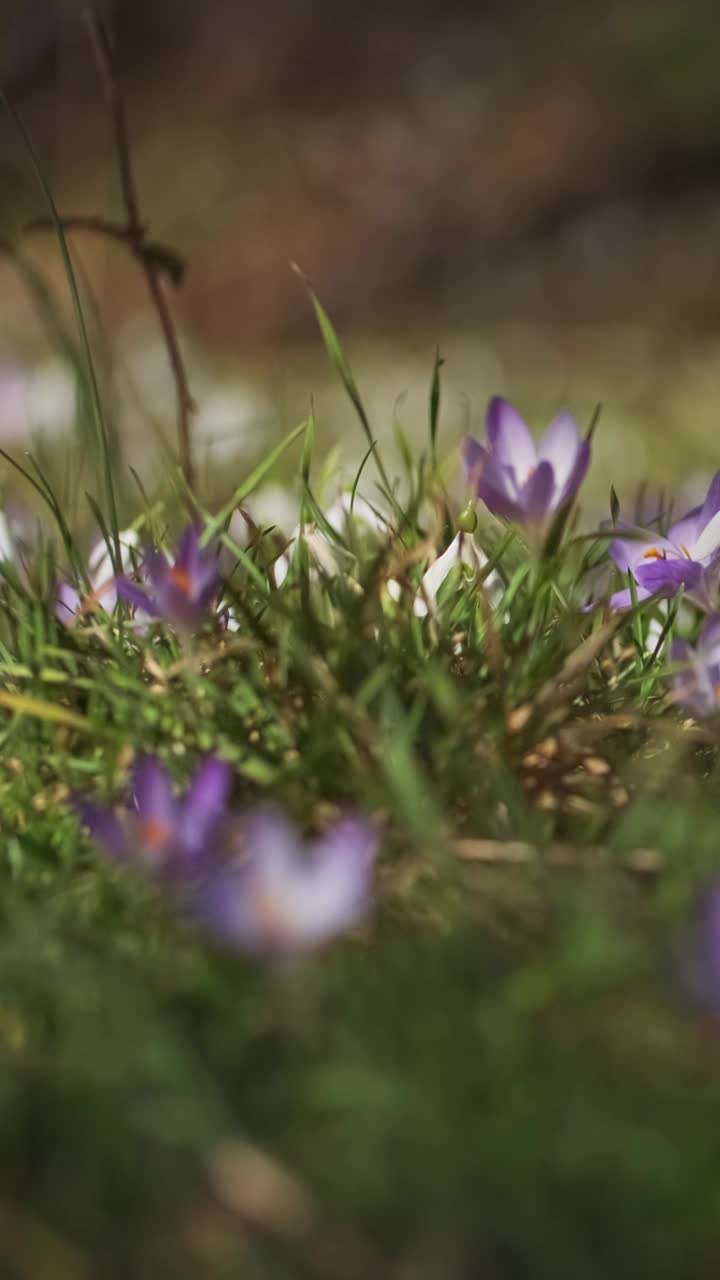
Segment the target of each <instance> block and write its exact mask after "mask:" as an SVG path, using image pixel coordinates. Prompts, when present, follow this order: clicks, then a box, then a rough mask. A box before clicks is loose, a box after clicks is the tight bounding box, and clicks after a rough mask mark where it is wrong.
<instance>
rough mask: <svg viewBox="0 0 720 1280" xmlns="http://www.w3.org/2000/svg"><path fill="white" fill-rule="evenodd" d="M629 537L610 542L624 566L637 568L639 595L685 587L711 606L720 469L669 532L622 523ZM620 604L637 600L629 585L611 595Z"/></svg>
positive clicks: (719, 541)
mask: <svg viewBox="0 0 720 1280" xmlns="http://www.w3.org/2000/svg"><path fill="white" fill-rule="evenodd" d="M620 531H621V532H622V534H623V537H621V538H616V539H615V541H614V542H611V543H610V547H609V552H610V555H611V557H612V559H613V560H614V561H615V564H616V565H617V567H618V569H621V570H622V571H623V573H631V574H632V576H633V578H634V579H635V582H636V584H637V591H636V594H637V598H638V600H647V599H649V598H650V596H658V597H661V596H665V597H667V596H674V595H677V593H678V591H680V590H681V588H682V589H683V590H684V591H685V594H686V595H687V596H688V598H689V599H690V600H692V601H694V603H695V604H697V605H699V607H700V608H703V609H708V608H710V607H711V602H712V595H713V587H714V585H715V579H716V577H717V569H718V564H719V563H720V471H719V472H718V473H717V475H715V476H714V478H713V480H712V481H711V484H710V488H709V489H708V492H707V496H706V498H705V501H704V502H703V504H702V506H699V507H694V508H693V510H692V511H688V513H687V515H685V516H683V518H682V520H677V521H676V522H675V524H673V525H671V527H670V529H669V530H668V532H667V535H661V534H653V533H652V531H650V530H648V529H637V528H633V527H632V526H630V525H625V526H622V528H621V530H620ZM610 604H611V606H612V607H613V608H614V609H627V608H629V607H630V605H631V604H632V593H631V591H630V589H629V588H627V589H626V590H624V591H616V592H615V594H614V595H613V596H611V597H610Z"/></svg>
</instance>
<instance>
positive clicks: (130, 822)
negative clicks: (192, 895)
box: [77, 756, 232, 880]
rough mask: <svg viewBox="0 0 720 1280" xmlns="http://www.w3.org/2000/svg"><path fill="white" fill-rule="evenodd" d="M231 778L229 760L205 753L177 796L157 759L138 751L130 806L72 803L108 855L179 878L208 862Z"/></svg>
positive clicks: (83, 802)
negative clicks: (121, 808) (204, 758)
mask: <svg viewBox="0 0 720 1280" xmlns="http://www.w3.org/2000/svg"><path fill="white" fill-rule="evenodd" d="M231 783H232V769H231V767H230V765H229V764H227V763H226V762H225V761H223V760H219V759H218V758H217V757H216V756H209V757H208V758H207V759H206V760H204V761H203V763H202V764H200V765H199V766H198V768H197V769H196V771H195V774H194V777H193V780H192V783H191V784H190V788H189V790H188V791H187V792H186V793H185V794H184V795H183V796H177V795H176V794H175V792H174V790H173V785H172V782H171V779H170V775H169V774H168V772H167V770H166V768H165V766H164V765H163V764H162V763H161V762H160V760H158V758H157V757H156V756H142V757H140V759H139V760H138V762H137V764H136V767H135V770H134V777H133V784H132V788H131V802H132V807H131V808H130V809H126V810H124V811H121V812H119V811H117V810H116V809H111V808H105V807H102V806H100V805H96V804H93V803H92V802H90V801H87V800H84V799H80V800H78V801H77V809H78V812H79V814H80V817H81V818H82V820H83V822H85V823H86V824H87V826H88V827H89V828H90V832H91V834H92V836H93V838H94V840H96V841H97V843H98V844H100V845H102V846H103V848H104V849H105V851H106V852H107V853H109V854H110V856H111V857H113V858H115V859H117V861H119V862H127V863H134V864H136V865H137V866H139V867H141V868H142V869H143V870H145V871H146V872H148V873H149V874H150V875H153V876H158V877H160V878H163V879H169V880H173V879H178V878H180V879H182V877H183V875H185V876H187V875H190V876H192V875H197V874H198V873H203V872H204V871H205V869H206V867H207V866H208V865H209V864H210V863H211V862H212V860H213V858H214V856H215V852H216V850H215V849H214V848H213V845H214V842H215V840H216V839H217V837H218V833H219V830H220V826H221V824H222V822H223V820H224V818H225V816H226V807H227V802H228V798H229V795H230V787H231Z"/></svg>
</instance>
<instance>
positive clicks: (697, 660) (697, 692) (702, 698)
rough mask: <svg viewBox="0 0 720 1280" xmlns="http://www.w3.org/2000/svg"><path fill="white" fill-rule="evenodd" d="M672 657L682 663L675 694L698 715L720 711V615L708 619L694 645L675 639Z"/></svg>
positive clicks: (676, 681)
mask: <svg viewBox="0 0 720 1280" xmlns="http://www.w3.org/2000/svg"><path fill="white" fill-rule="evenodd" d="M671 658H672V661H673V662H674V663H678V664H682V669H681V670H680V671H678V672H677V674H676V675H675V676H674V677H673V697H674V699H675V701H676V702H678V703H679V704H680V706H682V707H685V708H686V709H687V710H688V711H691V712H692V713H693V714H694V715H696V716H710V715H715V714H717V712H718V711H720V617H718V616H717V615H716V616H715V617H713V618H709V619H708V621H707V622H706V623H705V626H704V627H703V629H702V632H701V633H700V638H699V640H698V642H697V645H696V646H695V648H693V647H692V645H690V644H688V642H687V641H686V640H673V643H672V649H671Z"/></svg>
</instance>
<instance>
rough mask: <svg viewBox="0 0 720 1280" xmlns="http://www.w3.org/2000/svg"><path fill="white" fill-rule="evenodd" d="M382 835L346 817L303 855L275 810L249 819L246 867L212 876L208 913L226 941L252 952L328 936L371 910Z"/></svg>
mask: <svg viewBox="0 0 720 1280" xmlns="http://www.w3.org/2000/svg"><path fill="white" fill-rule="evenodd" d="M376 848H377V837H376V835H375V833H374V832H373V831H372V829H371V828H369V827H368V826H367V825H366V824H364V823H361V822H359V821H357V820H352V819H351V820H347V821H345V822H343V823H340V824H338V826H337V827H336V828H335V829H334V830H333V831H331V832H329V833H328V835H327V836H325V837H324V838H323V839H322V840H320V841H319V842H318V843H317V844H316V845H315V846H314V848H311V849H310V850H309V851H308V852H307V853H305V852H304V851H303V849H302V847H301V846H300V845H299V843H298V840H297V837H296V835H295V833H294V831H293V830H292V827H290V826H289V824H288V823H287V822H286V821H285V820H284V819H283V818H282V817H280V816H278V815H277V814H267V813H265V814H259V815H256V816H255V817H254V818H253V820H252V822H251V823H250V825H249V828H248V831H247V840H246V846H245V856H246V863H245V865H244V866H236V867H233V868H230V870H229V871H225V872H221V873H219V874H218V875H216V876H213V877H212V879H211V881H210V883H209V884H208V885H207V889H206V892H205V895H204V898H203V902H202V911H203V914H204V917H205V919H206V920H207V922H208V923H209V924H210V925H211V927H212V928H214V929H215V930H216V931H217V932H218V933H220V934H221V935H222V936H223V937H224V938H225V939H226V940H227V941H229V942H231V943H233V944H234V945H236V946H240V947H242V948H244V949H245V950H248V951H251V952H266V953H275V954H287V953H290V952H293V951H301V950H303V949H307V948H310V947H314V946H317V945H319V944H320V943H322V942H325V941H327V940H328V939H330V938H331V937H333V936H335V935H336V934H337V933H340V932H342V930H344V929H346V928H348V927H349V926H350V925H351V924H354V923H355V922H356V921H357V920H358V919H359V918H360V917H361V916H362V915H363V914H364V913H365V911H366V910H367V907H368V902H369V896H370V872H371V867H372V862H373V859H374V856H375V852H376Z"/></svg>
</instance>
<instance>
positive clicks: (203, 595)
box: [115, 524, 220, 631]
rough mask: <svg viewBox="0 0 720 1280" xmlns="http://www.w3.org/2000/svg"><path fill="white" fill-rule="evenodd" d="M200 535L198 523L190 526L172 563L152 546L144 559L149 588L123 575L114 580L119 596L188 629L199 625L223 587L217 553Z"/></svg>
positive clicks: (155, 615)
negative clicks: (208, 546)
mask: <svg viewBox="0 0 720 1280" xmlns="http://www.w3.org/2000/svg"><path fill="white" fill-rule="evenodd" d="M200 536H201V535H200V530H199V529H198V528H196V526H195V525H192V524H190V525H188V526H187V528H186V529H185V532H184V533H183V535H182V537H181V539H180V543H179V546H178V551H177V555H176V557H175V562H174V563H173V564H169V563H168V561H167V559H166V557H165V556H164V555H163V553H162V551H158V550H157V548H152V549H151V550H149V551H148V552H147V553H146V556H145V559H144V561H143V572H144V575H145V578H146V581H147V584H148V585H147V590H145V588H143V587H141V586H139V585H138V584H137V583H135V582H131V581H130V580H129V579H128V578H126V577H124V576H120V577H118V578H116V580H115V581H116V586H117V593H118V596H120V598H121V599H123V600H126V601H127V602H128V604H131V605H134V606H135V607H136V608H137V609H140V610H143V611H144V612H145V613H147V614H149V615H150V616H151V617H153V618H162V619H164V620H165V621H166V622H172V623H174V624H175V625H176V626H178V627H182V628H183V629H185V630H188V631H192V630H194V629H195V628H196V627H198V626H200V624H201V623H202V622H203V621H204V619H205V616H206V614H207V612H208V610H209V608H210V605H211V604H212V601H213V599H214V597H215V596H216V595H217V594H218V591H219V589H220V572H219V569H218V563H217V555H216V553H215V551H207V550H203V549H202V548H201V546H200Z"/></svg>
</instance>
